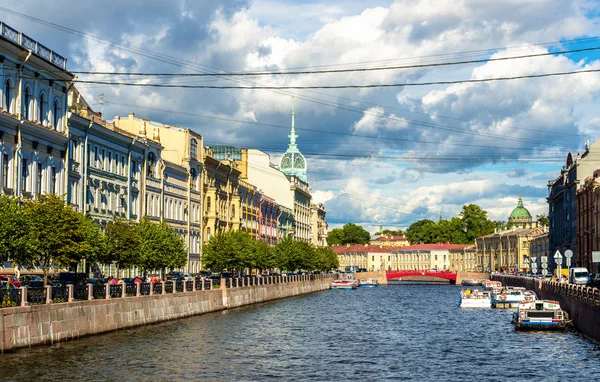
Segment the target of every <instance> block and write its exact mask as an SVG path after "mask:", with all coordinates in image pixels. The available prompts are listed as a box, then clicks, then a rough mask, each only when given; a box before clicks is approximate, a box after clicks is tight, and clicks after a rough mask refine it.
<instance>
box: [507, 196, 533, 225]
mask: <svg viewBox="0 0 600 382" xmlns="http://www.w3.org/2000/svg"><path fill="white" fill-rule="evenodd" d="M507 226H508V227H509V228H511V227H516V228H521V229H527V228H536V227H537V222H534V221H533V217H532V216H531V214H530V213H529V210H528V209H527V208H525V206H524V205H523V198H522V197H519V201H518V203H517V207H515V209H514V210H512V212H511V213H510V216H509V217H508V224H507Z"/></svg>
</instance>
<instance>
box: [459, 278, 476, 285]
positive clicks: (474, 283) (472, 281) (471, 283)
mask: <svg viewBox="0 0 600 382" xmlns="http://www.w3.org/2000/svg"><path fill="white" fill-rule="evenodd" d="M479 283H480V281H479V280H473V279H465V280H463V281H462V282H461V285H462V286H478V285H479Z"/></svg>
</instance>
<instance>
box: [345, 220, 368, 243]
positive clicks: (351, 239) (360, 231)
mask: <svg viewBox="0 0 600 382" xmlns="http://www.w3.org/2000/svg"><path fill="white" fill-rule="evenodd" d="M342 230H343V231H344V242H343V243H342V244H369V242H370V240H371V234H370V233H369V232H368V231H367V230H365V229H364V228H363V227H361V226H359V225H356V224H354V223H347V224H344V227H343V228H342Z"/></svg>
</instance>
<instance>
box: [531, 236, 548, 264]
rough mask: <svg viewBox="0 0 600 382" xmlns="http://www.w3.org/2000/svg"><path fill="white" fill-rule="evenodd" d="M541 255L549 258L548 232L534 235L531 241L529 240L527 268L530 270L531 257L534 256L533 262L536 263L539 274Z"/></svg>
mask: <svg viewBox="0 0 600 382" xmlns="http://www.w3.org/2000/svg"><path fill="white" fill-rule="evenodd" d="M542 256H546V259H547V260H548V261H551V260H550V257H549V256H550V251H549V240H548V233H544V234H542V235H539V236H536V237H534V238H533V239H531V241H529V261H530V265H529V269H530V270H531V268H532V266H531V263H532V262H534V261H533V260H532V259H533V258H534V257H535V263H536V264H537V267H536V269H537V273H538V274H541V272H542V269H543V268H542Z"/></svg>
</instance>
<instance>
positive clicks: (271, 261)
mask: <svg viewBox="0 0 600 382" xmlns="http://www.w3.org/2000/svg"><path fill="white" fill-rule="evenodd" d="M250 242H251V243H252V252H253V258H254V259H255V260H254V265H253V267H254V268H258V269H259V270H260V271H261V273H262V271H263V270H265V269H270V268H274V267H275V256H274V253H273V248H271V246H270V245H269V244H267V242H264V241H262V240H251V241H250Z"/></svg>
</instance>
